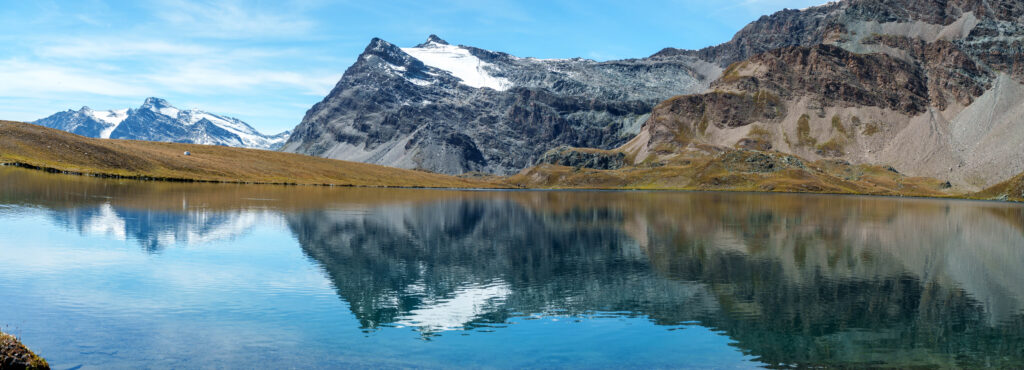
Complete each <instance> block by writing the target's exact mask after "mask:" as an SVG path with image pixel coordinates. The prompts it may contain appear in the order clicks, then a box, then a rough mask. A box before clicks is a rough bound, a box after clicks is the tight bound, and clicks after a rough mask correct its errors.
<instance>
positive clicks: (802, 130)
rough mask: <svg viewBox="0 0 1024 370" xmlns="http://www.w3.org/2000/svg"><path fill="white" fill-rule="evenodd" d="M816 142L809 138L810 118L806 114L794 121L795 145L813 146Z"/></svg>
mask: <svg viewBox="0 0 1024 370" xmlns="http://www.w3.org/2000/svg"><path fill="white" fill-rule="evenodd" d="M817 143H818V140H817V139H815V138H814V137H812V136H811V116H809V115H807V114H806V113H805V114H804V115H802V116H800V119H799V120H797V121H796V145H798V146H814V145H816V144H817Z"/></svg>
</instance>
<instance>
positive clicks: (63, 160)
mask: <svg viewBox="0 0 1024 370" xmlns="http://www.w3.org/2000/svg"><path fill="white" fill-rule="evenodd" d="M186 151H188V152H191V155H190V156H185V155H184V152H186ZM0 163H8V164H19V165H23V166H31V167H37V168H44V169H50V170H55V171H62V172H71V173H81V174H87V175H100V176H112V177H127V178H139V179H161V180H180V181H209V182H234V183H266V184H304V185H338V186H382V187H456V188H479V187H494V186H495V184H494V183H493V182H489V181H483V180H477V179H468V178H460V177H454V176H446V175H440V174H435V173H429V172H423V171H412V170H403V169H397V168H391V167H385V166H378V165H372V164H366V163H355V162H347V161H339V160H333V159H325V158H317V157H311V156H306V155H301V154H292V153H282V152H272V151H265V150H256V149H242V148H231V147H222V146H211V145H195V144H179V143H163V142H149V141H135V140H109V139H93V138H87V137H82V136H78V135H74V134H71V133H67V132H64V131H60V130H55V129H50V128H45V127H42V126H36V125H32V124H27V123H19V122H10V121H0Z"/></svg>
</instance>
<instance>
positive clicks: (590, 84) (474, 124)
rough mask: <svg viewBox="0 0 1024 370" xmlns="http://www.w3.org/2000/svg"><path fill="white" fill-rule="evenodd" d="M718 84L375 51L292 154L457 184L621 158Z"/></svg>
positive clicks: (656, 60)
mask: <svg viewBox="0 0 1024 370" xmlns="http://www.w3.org/2000/svg"><path fill="white" fill-rule="evenodd" d="M719 73H720V68H717V67H715V66H713V65H711V64H709V63H705V62H702V61H700V60H698V59H696V58H694V57H690V56H670V57H652V58H645V59H634V60H622V61H611V62H595V61H591V60H585V59H566V60H541V59H534V58H519V57H515V56H512V55H508V54H505V53H499V52H492V51H488V50H483V49H478V48H473V47H468V46H453V45H449V44H448V43H447V42H445V41H444V40H441V39H439V38H437V37H436V36H431V38H430V39H428V40H427V42H425V43H423V44H420V45H418V46H416V47H413V48H399V47H397V46H395V45H393V44H391V43H388V42H386V41H383V40H379V39H374V40H373V41H372V42H371V43H370V45H369V46H367V48H366V50H365V51H364V52H363V54H362V55H360V57H359V58H358V61H357V62H356V63H355V64H354V65H353V66H352V67H350V68H349V69H348V70H347V71H346V72H345V74H344V76H343V77H342V78H341V80H340V81H339V82H338V84H337V86H336V87H335V88H334V90H333V91H331V93H330V94H329V95H328V96H327V97H326V98H324V100H323V101H322V102H320V103H318V104H316V105H315V106H313V108H312V109H310V110H309V111H308V112H307V114H306V116H305V118H303V120H302V123H301V124H299V126H298V127H296V129H295V130H294V131H295V132H294V134H293V136H292V137H291V139H290V140H289V142H288V143H287V144H286V145H285V147H284V150H285V151H291V152H297V153H304V154H310V155H317V156H323V157H329V158H336V159H345V160H355V161H362V162H369V163H377V164H384V165H388V166H395V167H401V168H419V169H426V170H430V171H435V172H441V173H448V174H458V173H464V172H469V171H481V172H489V173H498V174H509V173H514V172H516V171H518V170H520V169H522V168H525V167H528V166H530V165H532V164H533V163H534V162H535V161H536V160H537V158H538V157H540V156H541V155H542V154H543V153H544V152H545V151H547V150H549V149H552V148H554V147H557V146H559V145H570V146H586V147H595V148H606V149H607V148H614V147H616V146H618V145H621V144H623V143H625V142H626V141H627V140H629V139H630V138H632V137H633V136H634V135H636V133H637V132H639V129H640V125H641V124H642V123H643V122H644V120H645V119H646V118H647V114H648V113H649V112H650V110H651V108H653V107H654V105H656V104H657V103H658V102H660V101H662V100H664V99H666V98H668V97H671V96H673V95H676V94H681V93H693V92H699V91H702V90H704V89H706V88H707V85H708V83H709V82H710V81H711V80H713V79H714V78H715V77H717V75H718V74H719Z"/></svg>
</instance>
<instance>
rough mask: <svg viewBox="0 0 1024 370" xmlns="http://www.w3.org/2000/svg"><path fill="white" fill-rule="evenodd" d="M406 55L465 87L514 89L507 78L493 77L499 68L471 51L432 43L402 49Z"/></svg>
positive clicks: (435, 42) (498, 89) (499, 89)
mask: <svg viewBox="0 0 1024 370" xmlns="http://www.w3.org/2000/svg"><path fill="white" fill-rule="evenodd" d="M402 51H404V52H405V53H406V54H409V55H411V56H412V57H413V58H416V59H419V60H420V61H421V62H423V64H426V65H428V66H431V67H434V68H437V69H440V70H444V71H447V72H448V73H451V74H452V76H455V77H457V78H459V79H460V80H462V83H463V84H464V85H467V86H470V87H475V88H478V89H479V88H484V87H487V88H491V89H494V90H497V91H505V90H508V89H509V88H511V87H512V82H511V81H509V80H508V79H507V78H502V77H496V76H493V75H491V72H490V71H498V70H499V69H498V67H497V66H495V65H493V64H490V63H487V62H484V61H483V60H480V58H477V57H476V56H474V55H473V54H472V53H470V52H469V50H467V49H465V48H462V47H459V46H452V45H447V44H443V43H440V42H437V41H430V42H428V43H426V44H422V45H419V46H416V47H412V48H402Z"/></svg>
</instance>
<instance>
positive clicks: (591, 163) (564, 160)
mask: <svg viewBox="0 0 1024 370" xmlns="http://www.w3.org/2000/svg"><path fill="white" fill-rule="evenodd" d="M537 163H538V164H541V163H546V164H556V165H560V166H567V167H579V168H592V169H596V170H617V169H619V168H622V166H624V165H626V154H625V153H622V152H612V151H602V150H580V149H576V148H570V147H568V146H560V147H558V148H555V149H551V150H549V151H548V152H547V153H544V155H543V156H541V157H540V159H538V160H537Z"/></svg>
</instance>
